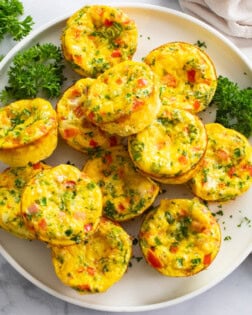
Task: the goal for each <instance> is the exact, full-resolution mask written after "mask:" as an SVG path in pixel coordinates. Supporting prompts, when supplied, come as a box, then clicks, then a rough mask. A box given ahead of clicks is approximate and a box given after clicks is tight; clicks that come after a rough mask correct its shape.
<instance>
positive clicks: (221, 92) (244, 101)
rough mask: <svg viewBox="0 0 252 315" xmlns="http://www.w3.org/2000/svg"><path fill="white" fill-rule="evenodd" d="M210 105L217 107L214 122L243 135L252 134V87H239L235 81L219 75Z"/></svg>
mask: <svg viewBox="0 0 252 315" xmlns="http://www.w3.org/2000/svg"><path fill="white" fill-rule="evenodd" d="M211 105H215V106H216V107H217V111H216V119H215V122H217V123H220V124H222V125H223V126H225V127H226V128H231V129H235V130H237V131H239V132H240V133H242V134H243V135H244V136H246V137H249V136H250V135H251V134H252V88H251V87H248V88H245V89H240V88H239V87H238V85H237V83H234V82H232V81H230V80H229V79H228V78H226V77H223V76H219V77H218V84H217V89H216V92H215V95H214V97H213V100H212V102H211Z"/></svg>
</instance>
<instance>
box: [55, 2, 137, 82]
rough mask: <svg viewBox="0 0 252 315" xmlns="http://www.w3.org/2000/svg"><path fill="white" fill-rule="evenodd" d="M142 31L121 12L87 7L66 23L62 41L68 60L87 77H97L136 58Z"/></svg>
mask: <svg viewBox="0 0 252 315" xmlns="http://www.w3.org/2000/svg"><path fill="white" fill-rule="evenodd" d="M137 39H138V32H137V27H136V24H135V22H134V21H133V20H132V19H131V18H130V17H129V16H128V15H127V14H126V13H125V12H123V11H122V10H121V9H118V8H115V7H110V6H106V5H93V6H85V7H83V8H81V9H80V10H78V11H77V12H75V13H74V14H73V16H71V17H70V18H69V20H68V21H67V23H66V27H65V29H64V31H63V34H62V37H61V42H62V49H63V53H64V56H65V58H66V60H68V61H69V62H70V63H71V64H72V67H73V70H74V71H76V72H77V73H79V74H80V75H82V76H84V77H92V78H95V77H97V76H98V75H100V74H101V73H103V72H104V71H105V70H106V69H108V68H110V67H112V66H114V65H116V64H118V63H120V62H122V61H125V60H129V59H131V58H132V57H133V55H134V53H135V51H136V48H137Z"/></svg>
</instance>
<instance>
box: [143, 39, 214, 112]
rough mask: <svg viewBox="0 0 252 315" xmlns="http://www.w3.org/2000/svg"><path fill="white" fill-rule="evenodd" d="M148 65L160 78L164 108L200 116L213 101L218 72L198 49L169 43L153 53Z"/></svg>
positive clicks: (179, 43)
mask: <svg viewBox="0 0 252 315" xmlns="http://www.w3.org/2000/svg"><path fill="white" fill-rule="evenodd" d="M144 61H145V62H146V63H147V64H148V65H149V66H150V67H151V69H152V70H153V71H154V72H155V73H156V74H157V76H158V78H159V82H160V99H161V102H162V104H163V105H168V106H173V107H178V108H182V109H186V110H189V111H190V112H193V113H197V112H200V111H202V110H203V109H205V108H206V107H207V106H208V104H209V103H210V101H211V100H212V97H213V95H214V93H215V90H216V86H217V75H216V69H215V66H214V63H213V61H212V59H211V58H210V57H209V56H208V54H207V53H206V52H205V51H203V50H202V49H200V48H199V47H197V46H196V45H193V44H190V43H186V42H169V43H166V44H164V45H162V46H160V47H157V48H155V49H154V50H152V51H151V52H150V53H149V54H148V55H147V56H146V57H145V59H144Z"/></svg>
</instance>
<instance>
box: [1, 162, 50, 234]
mask: <svg viewBox="0 0 252 315" xmlns="http://www.w3.org/2000/svg"><path fill="white" fill-rule="evenodd" d="M47 168H50V166H48V165H46V164H44V163H41V162H38V163H36V164H28V165H27V166H23V167H9V168H7V169H5V170H4V171H3V172H2V173H0V200H1V201H0V227H1V228H2V229H4V230H5V231H7V232H10V233H12V234H14V235H15V236H17V237H20V238H24V239H30V240H32V239H35V233H34V231H33V230H32V229H29V228H28V227H27V225H26V224H25V222H24V219H23V216H22V214H21V208H20V206H21V196H22V192H23V190H24V187H25V185H26V183H27V182H28V181H29V180H30V178H31V177H32V176H34V175H35V174H37V173H38V172H40V171H42V170H44V169H47Z"/></svg>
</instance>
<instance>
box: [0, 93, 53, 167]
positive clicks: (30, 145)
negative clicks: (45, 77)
mask: <svg viewBox="0 0 252 315" xmlns="http://www.w3.org/2000/svg"><path fill="white" fill-rule="evenodd" d="M0 122H1V126H0V160H1V161H2V162H4V163H6V164H8V165H10V166H25V165H27V164H28V163H29V162H30V163H37V162H39V161H40V160H43V159H45V158H47V157H49V156H50V155H51V154H52V153H53V151H54V150H55V148H56V146H57V142H58V135H57V117H56V112H55V110H54V109H53V107H52V105H51V104H50V103H49V102H48V101H46V100H44V99H42V98H35V99H29V100H20V101H16V102H13V103H11V104H9V105H8V106H5V107H2V108H0Z"/></svg>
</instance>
